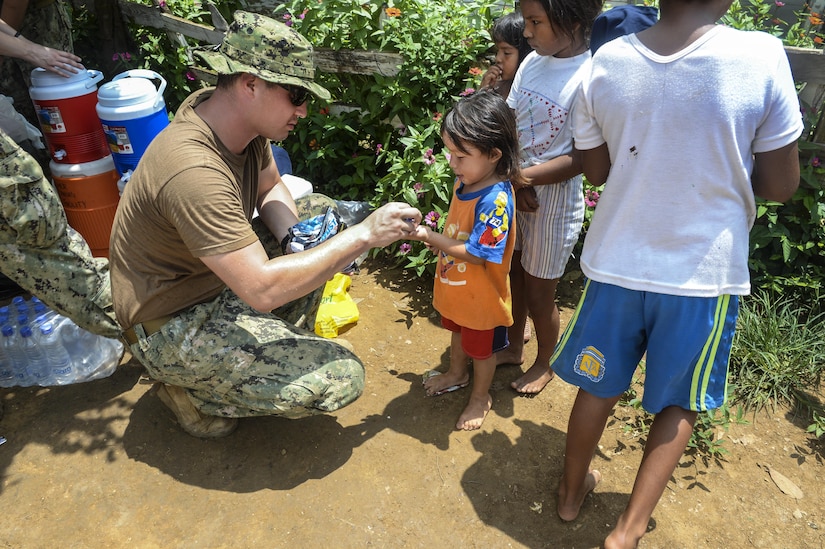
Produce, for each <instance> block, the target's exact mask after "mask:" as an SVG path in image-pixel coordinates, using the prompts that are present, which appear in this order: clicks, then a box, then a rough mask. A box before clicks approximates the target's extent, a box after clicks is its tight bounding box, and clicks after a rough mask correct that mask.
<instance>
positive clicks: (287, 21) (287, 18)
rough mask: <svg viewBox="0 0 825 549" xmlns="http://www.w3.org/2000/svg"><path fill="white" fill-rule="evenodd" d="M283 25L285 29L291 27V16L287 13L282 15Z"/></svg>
mask: <svg viewBox="0 0 825 549" xmlns="http://www.w3.org/2000/svg"><path fill="white" fill-rule="evenodd" d="M284 25H286V26H287V27H291V26H292V16H291V15H290V14H288V13H285V14H284Z"/></svg>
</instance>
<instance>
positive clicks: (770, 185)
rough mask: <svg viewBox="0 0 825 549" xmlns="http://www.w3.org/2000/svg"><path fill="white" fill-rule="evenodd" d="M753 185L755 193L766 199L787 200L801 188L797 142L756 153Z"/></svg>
mask: <svg viewBox="0 0 825 549" xmlns="http://www.w3.org/2000/svg"><path fill="white" fill-rule="evenodd" d="M751 186H752V187H753V194H755V195H756V196H758V197H760V198H764V199H765V200H773V201H774V202H785V201H787V200H788V199H790V198H791V197H792V196H793V195H794V193H795V192H796V190H797V189H798V188H799V148H798V146H797V142H796V141H794V142H793V143H791V144H789V145H785V146H784V147H781V148H779V149H776V150H773V151H768V152H763V153H756V154H754V162H753V174H752V175H751Z"/></svg>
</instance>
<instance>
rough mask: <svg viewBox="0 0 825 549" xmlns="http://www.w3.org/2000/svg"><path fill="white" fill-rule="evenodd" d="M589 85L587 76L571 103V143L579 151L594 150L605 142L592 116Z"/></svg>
mask: <svg viewBox="0 0 825 549" xmlns="http://www.w3.org/2000/svg"><path fill="white" fill-rule="evenodd" d="M589 85H590V80H589V75H588V76H586V77H585V78H584V80H583V81H582V83H581V84H580V85H579V90H578V92H577V93H576V99H575V101H574V102H573V114H572V120H573V141H574V143H575V147H576V148H577V149H578V150H580V151H589V150H590V149H595V148H596V147H598V146H600V145H602V144H603V143H604V142H605V139H604V136H603V135H602V129H601V127H599V124H598V123H597V122H596V119H595V118H594V116H593V111H592V108H591V107H592V105H591V102H590V95H589V94H588V90H589Z"/></svg>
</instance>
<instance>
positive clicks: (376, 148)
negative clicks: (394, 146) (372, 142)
mask: <svg viewBox="0 0 825 549" xmlns="http://www.w3.org/2000/svg"><path fill="white" fill-rule="evenodd" d="M383 148H384V145H382V144H381V143H379V144H378V145H376V146H375V156H378V155H379V154H381V150H382V149H383Z"/></svg>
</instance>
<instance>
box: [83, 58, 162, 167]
mask: <svg viewBox="0 0 825 549" xmlns="http://www.w3.org/2000/svg"><path fill="white" fill-rule="evenodd" d="M155 81H157V82H159V84H158V85H155ZM164 90H166V80H165V79H164V78H163V77H162V76H161V75H159V74H158V73H156V72H154V71H150V70H145V69H133V70H129V71H126V72H123V73H120V74H118V75H117V76H115V77H114V78H112V80H111V82H107V83H106V84H103V85H102V86H100V89H98V92H97V116H98V118H100V122H101V124H103V133H105V134H106V140H107V142H108V144H109V149H110V150H111V151H112V158H114V161H115V168H117V171H118V172H119V173H120V175H121V176H123V177H124V178H126V179H128V177H129V176H130V175H131V172H132V171H134V169H135V168H136V167H137V165H138V162H139V161H140V158H141V157H142V156H143V153H144V152H146V147H148V146H149V143H151V142H152V139H154V138H155V136H156V135H157V134H159V133H160V132H161V130H163V129H164V128H165V127H166V126H168V125H169V116H168V115H167V113H166V103H165V102H164V100H163V92H164Z"/></svg>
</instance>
